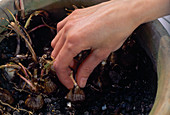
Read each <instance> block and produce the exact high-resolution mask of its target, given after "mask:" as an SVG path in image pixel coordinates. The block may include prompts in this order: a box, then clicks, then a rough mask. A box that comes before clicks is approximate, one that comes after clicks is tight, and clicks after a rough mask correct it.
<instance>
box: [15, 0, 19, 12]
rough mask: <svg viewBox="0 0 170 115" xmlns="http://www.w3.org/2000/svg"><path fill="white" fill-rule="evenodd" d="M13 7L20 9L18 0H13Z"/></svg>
mask: <svg viewBox="0 0 170 115" xmlns="http://www.w3.org/2000/svg"><path fill="white" fill-rule="evenodd" d="M14 4H15V7H16V9H17V10H18V11H21V8H20V6H19V2H18V0H14Z"/></svg>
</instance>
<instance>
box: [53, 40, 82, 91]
mask: <svg viewBox="0 0 170 115" xmlns="http://www.w3.org/2000/svg"><path fill="white" fill-rule="evenodd" d="M80 51H81V49H80V48H75V47H73V45H70V44H69V43H68V42H65V44H64V45H63V47H62V48H61V50H60V52H59V54H58V55H57V57H56V58H55V62H54V64H53V66H54V68H55V70H56V73H57V75H58V78H59V80H60V82H61V83H62V84H63V85H64V86H66V87H67V88H68V89H71V88H73V82H72V80H71V79H70V77H69V75H70V72H71V70H70V69H69V66H70V64H71V62H72V61H73V58H74V57H75V56H76V55H77V54H78V53H79V52H80Z"/></svg>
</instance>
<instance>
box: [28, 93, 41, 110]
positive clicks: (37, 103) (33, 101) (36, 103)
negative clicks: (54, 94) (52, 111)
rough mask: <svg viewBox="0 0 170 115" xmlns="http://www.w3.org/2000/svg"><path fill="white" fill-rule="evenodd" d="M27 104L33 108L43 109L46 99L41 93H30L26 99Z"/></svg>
mask: <svg viewBox="0 0 170 115" xmlns="http://www.w3.org/2000/svg"><path fill="white" fill-rule="evenodd" d="M25 105H26V106H27V107H28V108H30V109H33V110H38V109H41V108H42V107H43V105H44V100H43V97H42V96H41V95H38V96H36V97H31V96H30V95H29V96H28V98H27V99H26V101H25Z"/></svg>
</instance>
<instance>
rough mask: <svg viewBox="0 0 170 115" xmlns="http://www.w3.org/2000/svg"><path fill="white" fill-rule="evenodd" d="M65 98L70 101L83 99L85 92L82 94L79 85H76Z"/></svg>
mask: <svg viewBox="0 0 170 115" xmlns="http://www.w3.org/2000/svg"><path fill="white" fill-rule="evenodd" d="M65 98H66V99H67V100H70V101H72V102H77V101H84V100H85V94H84V91H83V90H82V89H80V87H79V86H76V87H74V88H73V89H71V90H70V91H69V92H68V94H67V95H66V97H65Z"/></svg>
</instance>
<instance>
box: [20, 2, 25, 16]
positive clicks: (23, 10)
mask: <svg viewBox="0 0 170 115" xmlns="http://www.w3.org/2000/svg"><path fill="white" fill-rule="evenodd" d="M20 8H21V17H22V19H24V18H25V8H24V1H23V0H20Z"/></svg>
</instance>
